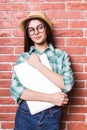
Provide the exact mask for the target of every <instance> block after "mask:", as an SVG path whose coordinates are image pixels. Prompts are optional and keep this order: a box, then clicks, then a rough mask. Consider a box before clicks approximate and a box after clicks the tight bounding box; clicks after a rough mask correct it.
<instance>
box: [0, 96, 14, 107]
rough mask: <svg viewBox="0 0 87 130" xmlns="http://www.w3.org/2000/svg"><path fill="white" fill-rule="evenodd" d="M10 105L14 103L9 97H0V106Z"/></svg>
mask: <svg viewBox="0 0 87 130" xmlns="http://www.w3.org/2000/svg"><path fill="white" fill-rule="evenodd" d="M2 104H4V105H11V104H15V101H14V100H13V99H12V98H11V97H0V105H2Z"/></svg>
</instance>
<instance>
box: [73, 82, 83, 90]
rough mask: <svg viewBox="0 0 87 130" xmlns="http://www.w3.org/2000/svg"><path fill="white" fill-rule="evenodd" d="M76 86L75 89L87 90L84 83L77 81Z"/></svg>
mask: <svg viewBox="0 0 87 130" xmlns="http://www.w3.org/2000/svg"><path fill="white" fill-rule="evenodd" d="M74 86H75V88H85V83H84V81H75V84H74Z"/></svg>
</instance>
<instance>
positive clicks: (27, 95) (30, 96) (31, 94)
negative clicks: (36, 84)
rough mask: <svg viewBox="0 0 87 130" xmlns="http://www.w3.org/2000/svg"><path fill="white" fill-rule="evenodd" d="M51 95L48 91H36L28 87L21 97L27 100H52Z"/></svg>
mask: <svg viewBox="0 0 87 130" xmlns="http://www.w3.org/2000/svg"><path fill="white" fill-rule="evenodd" d="M50 95H51V94H46V93H41V92H36V91H33V90H30V89H26V90H25V91H24V92H23V93H22V95H21V97H20V99H22V100H27V101H45V102H50Z"/></svg>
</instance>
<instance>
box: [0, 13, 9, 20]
mask: <svg viewBox="0 0 87 130" xmlns="http://www.w3.org/2000/svg"><path fill="white" fill-rule="evenodd" d="M8 18H9V13H8V12H0V19H8Z"/></svg>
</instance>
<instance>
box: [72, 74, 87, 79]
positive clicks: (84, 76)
mask: <svg viewBox="0 0 87 130" xmlns="http://www.w3.org/2000/svg"><path fill="white" fill-rule="evenodd" d="M74 77H75V79H76V80H86V79H87V74H86V73H76V74H74Z"/></svg>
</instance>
